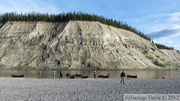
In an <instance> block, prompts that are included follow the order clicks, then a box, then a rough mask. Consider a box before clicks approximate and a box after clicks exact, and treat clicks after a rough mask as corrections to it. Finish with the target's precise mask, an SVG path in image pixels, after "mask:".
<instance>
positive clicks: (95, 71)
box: [94, 70, 96, 78]
mask: <svg viewBox="0 0 180 101" xmlns="http://www.w3.org/2000/svg"><path fill="white" fill-rule="evenodd" d="M94 78H96V70H94Z"/></svg>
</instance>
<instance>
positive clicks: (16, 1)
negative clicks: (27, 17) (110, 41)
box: [0, 0, 180, 50]
mask: <svg viewBox="0 0 180 101" xmlns="http://www.w3.org/2000/svg"><path fill="white" fill-rule="evenodd" d="M179 5H180V0H1V3H0V14H3V13H6V12H12V11H13V12H17V13H21V12H32V11H34V12H40V13H50V14H51V13H52V14H58V13H62V12H74V11H76V12H78V11H81V12H85V13H90V14H96V15H100V16H103V17H105V18H112V19H114V20H118V21H123V22H126V23H127V24H128V25H130V26H132V27H135V28H136V29H137V30H140V31H141V32H143V33H144V34H147V35H148V36H150V37H151V38H152V39H153V40H154V42H156V43H160V44H164V45H166V46H169V47H174V48H175V49H178V50H180V44H179V43H180V40H179V39H180V8H179Z"/></svg>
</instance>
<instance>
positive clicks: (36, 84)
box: [0, 78, 180, 101]
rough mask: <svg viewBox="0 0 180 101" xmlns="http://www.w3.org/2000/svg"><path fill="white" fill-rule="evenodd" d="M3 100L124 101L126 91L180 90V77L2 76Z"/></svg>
mask: <svg viewBox="0 0 180 101" xmlns="http://www.w3.org/2000/svg"><path fill="white" fill-rule="evenodd" d="M0 82H1V83H0V98H1V101H123V96H124V94H179V93H180V87H179V84H180V79H165V80H164V79H127V80H126V84H120V81H119V79H34V78H25V79H24V78H0Z"/></svg>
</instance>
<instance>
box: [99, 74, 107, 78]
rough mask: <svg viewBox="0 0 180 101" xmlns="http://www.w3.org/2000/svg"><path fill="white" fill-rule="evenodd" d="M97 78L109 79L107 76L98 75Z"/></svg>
mask: <svg viewBox="0 0 180 101" xmlns="http://www.w3.org/2000/svg"><path fill="white" fill-rule="evenodd" d="M98 77H99V78H109V74H108V75H98Z"/></svg>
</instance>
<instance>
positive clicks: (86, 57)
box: [0, 21, 180, 69]
mask: <svg viewBox="0 0 180 101" xmlns="http://www.w3.org/2000/svg"><path fill="white" fill-rule="evenodd" d="M179 60H180V53H179V52H177V51H175V50H160V49H157V48H156V46H155V45H154V44H153V43H152V42H150V41H148V40H145V39H143V38H141V37H139V36H138V35H136V34H134V33H132V32H129V31H126V30H122V29H117V28H114V27H111V26H108V25H104V24H101V23H99V22H88V21H70V22H67V23H50V22H7V23H5V24H4V25H3V26H2V27H1V28H0V66H1V67H2V68H39V69H40V68H41V69H43V68H50V69H56V68H75V69H82V68H89V69H93V68H101V69H120V68H125V69H132V68H133V69H146V68H149V69H160V68H179V67H180V61H179Z"/></svg>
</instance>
